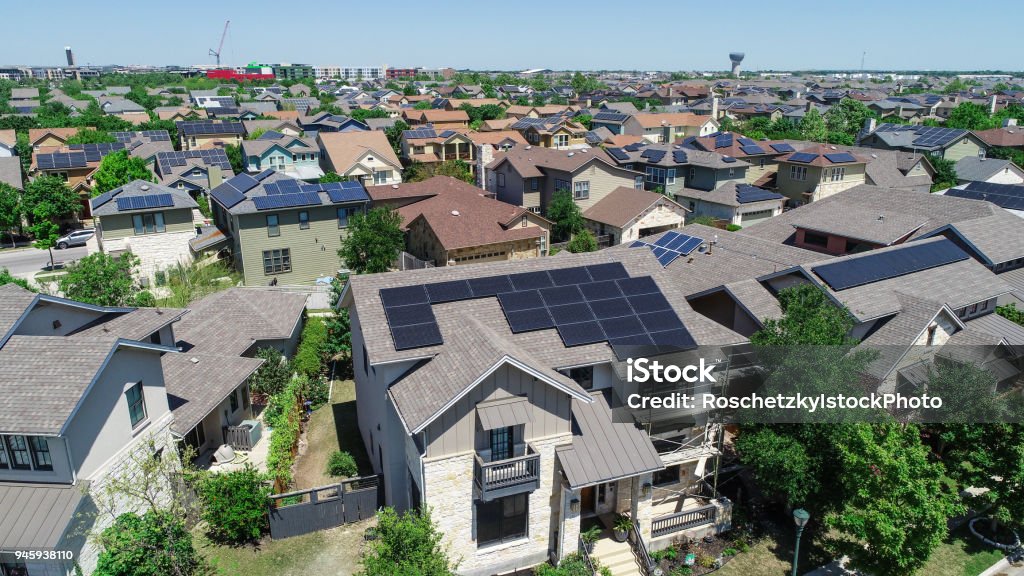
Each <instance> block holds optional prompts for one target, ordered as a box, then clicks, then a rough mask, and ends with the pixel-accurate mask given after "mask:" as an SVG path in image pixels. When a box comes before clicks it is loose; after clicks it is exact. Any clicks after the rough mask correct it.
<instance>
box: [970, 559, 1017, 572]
mask: <svg viewBox="0 0 1024 576" xmlns="http://www.w3.org/2000/svg"><path fill="white" fill-rule="evenodd" d="M978 576H1024V564H1021V565H1020V566H1010V563H1009V562H1008V561H1007V560H1006V558H1003V559H1002V560H1000V561H999V562H996V563H995V564H993V565H992V567H990V568H989V569H988V570H985V571H984V572H982V573H981V574H979V575H978Z"/></svg>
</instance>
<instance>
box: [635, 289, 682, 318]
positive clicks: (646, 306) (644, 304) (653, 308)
mask: <svg viewBox="0 0 1024 576" xmlns="http://www.w3.org/2000/svg"><path fill="white" fill-rule="evenodd" d="M627 300H629V305H630V306H631V307H632V308H633V310H634V311H635V312H636V313H637V314H646V313H648V312H664V311H666V310H672V304H670V303H669V301H668V298H665V295H664V294H662V293H660V292H657V293H652V292H649V293H645V294H632V295H627Z"/></svg>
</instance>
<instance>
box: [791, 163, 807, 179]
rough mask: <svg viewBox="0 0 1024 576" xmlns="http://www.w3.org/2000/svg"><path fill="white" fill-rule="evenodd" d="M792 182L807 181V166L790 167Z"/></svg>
mask: <svg viewBox="0 0 1024 576" xmlns="http://www.w3.org/2000/svg"><path fill="white" fill-rule="evenodd" d="M789 179H790V180H807V166H790V167H789Z"/></svg>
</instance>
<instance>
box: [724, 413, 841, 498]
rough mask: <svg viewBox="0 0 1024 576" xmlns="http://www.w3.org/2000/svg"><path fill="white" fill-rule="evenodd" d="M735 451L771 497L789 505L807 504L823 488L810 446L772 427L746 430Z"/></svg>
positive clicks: (759, 485) (737, 440)
mask: <svg viewBox="0 0 1024 576" xmlns="http://www.w3.org/2000/svg"><path fill="white" fill-rule="evenodd" d="M736 451H737V452H738V453H739V455H740V458H741V459H742V461H743V464H744V465H745V466H746V467H747V468H748V469H749V470H750V472H751V473H752V474H753V475H754V478H756V479H757V484H758V487H759V488H760V489H761V490H762V491H763V492H764V493H765V494H766V495H768V496H769V497H771V498H778V499H780V500H781V501H783V502H785V503H786V504H788V505H790V506H796V505H804V504H806V503H807V502H808V501H809V498H810V496H811V495H812V494H815V493H817V491H818V490H819V489H820V488H821V486H820V485H819V484H818V478H817V474H816V473H817V467H816V461H815V457H814V456H813V454H809V453H808V447H807V446H806V445H804V443H803V442H801V441H800V439H799V438H798V437H796V436H795V435H792V434H780V433H778V432H777V431H776V430H774V429H773V428H771V427H765V428H760V429H751V430H749V431H748V430H744V432H743V434H740V436H739V437H738V438H737V439H736Z"/></svg>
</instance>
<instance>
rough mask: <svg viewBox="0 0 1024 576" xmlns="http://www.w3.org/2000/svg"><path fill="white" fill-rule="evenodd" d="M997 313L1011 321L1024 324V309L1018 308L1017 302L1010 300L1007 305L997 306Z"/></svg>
mask: <svg viewBox="0 0 1024 576" xmlns="http://www.w3.org/2000/svg"><path fill="white" fill-rule="evenodd" d="M996 314H999V315H1000V316H1002V317H1003V318H1006V319H1007V320H1009V321H1010V322H1016V323H1017V324H1020V325H1021V326H1024V310H1018V309H1017V304H1016V303H1015V302H1010V303H1009V304H1006V305H1005V306H996Z"/></svg>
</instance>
